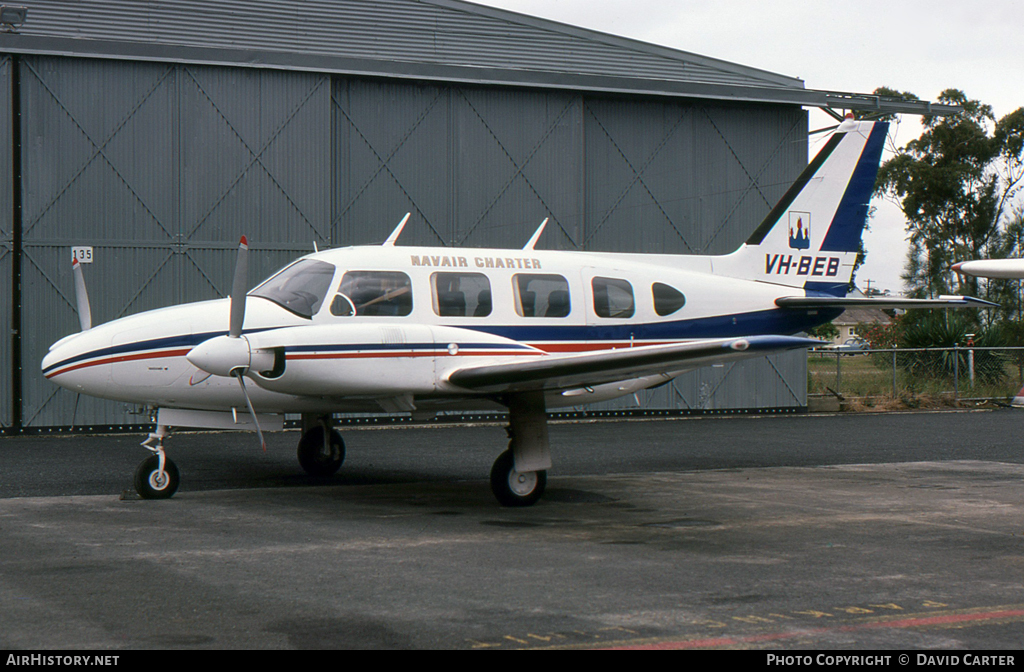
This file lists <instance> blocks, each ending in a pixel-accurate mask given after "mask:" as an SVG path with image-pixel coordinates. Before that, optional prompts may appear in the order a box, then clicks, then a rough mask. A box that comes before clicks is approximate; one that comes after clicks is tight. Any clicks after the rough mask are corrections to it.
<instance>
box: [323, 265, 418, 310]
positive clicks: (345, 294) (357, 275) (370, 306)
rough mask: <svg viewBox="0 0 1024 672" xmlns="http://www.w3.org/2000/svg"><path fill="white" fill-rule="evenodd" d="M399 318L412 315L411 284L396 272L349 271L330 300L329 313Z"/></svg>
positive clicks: (405, 276)
mask: <svg viewBox="0 0 1024 672" xmlns="http://www.w3.org/2000/svg"><path fill="white" fill-rule="evenodd" d="M353 311H355V314H356V315H361V316H366V317H382V316H390V317H401V316H403V315H408V314H409V313H411V312H412V283H411V282H410V280H409V276H408V275H406V274H405V273H400V272H397V271H349V272H347V273H345V275H344V276H343V277H342V279H341V285H340V286H339V287H338V293H337V295H336V296H335V297H334V300H333V301H331V314H332V315H337V316H338V317H347V316H349V315H352V312H353Z"/></svg>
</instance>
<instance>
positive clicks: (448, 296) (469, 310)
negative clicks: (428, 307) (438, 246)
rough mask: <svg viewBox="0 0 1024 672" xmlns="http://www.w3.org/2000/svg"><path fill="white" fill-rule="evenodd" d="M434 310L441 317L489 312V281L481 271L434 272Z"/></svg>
mask: <svg viewBox="0 0 1024 672" xmlns="http://www.w3.org/2000/svg"><path fill="white" fill-rule="evenodd" d="M430 284H431V286H432V287H433V289H434V312H435V313H437V314H438V315H440V316H441V317H486V316H488V315H490V314H491V281H490V280H488V279H487V276H486V275H484V274H483V273H434V274H433V275H431V276H430Z"/></svg>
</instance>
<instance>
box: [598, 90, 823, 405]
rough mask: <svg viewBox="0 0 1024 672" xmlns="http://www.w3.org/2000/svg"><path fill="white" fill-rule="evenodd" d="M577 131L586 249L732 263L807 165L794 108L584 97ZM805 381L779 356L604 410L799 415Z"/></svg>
mask: <svg viewBox="0 0 1024 672" xmlns="http://www.w3.org/2000/svg"><path fill="white" fill-rule="evenodd" d="M583 123H584V135H585V138H586V142H585V161H584V174H585V176H586V180H585V191H584V193H585V196H584V199H585V202H584V206H583V207H584V211H585V217H584V220H583V221H584V224H583V228H582V231H581V235H580V238H581V247H583V248H584V249H589V250H602V251H621V252H661V253H675V254H725V253H728V252H731V251H733V250H734V249H736V248H737V247H738V246H739V245H740V244H741V243H743V242H744V241H745V240H746V239H747V237H748V236H749V235H750V233H751V232H752V231H753V230H754V229H755V228H756V226H757V225H758V224H760V222H761V220H762V219H763V218H764V216H765V215H766V214H767V213H768V212H769V211H770V210H771V208H772V207H773V206H774V205H775V203H776V202H778V200H779V198H781V197H782V195H783V193H784V192H785V190H786V189H787V188H788V186H789V184H790V183H791V182H792V181H793V180H794V179H796V177H797V175H799V173H800V171H801V170H802V169H803V167H804V166H805V165H806V163H807V116H806V113H804V112H803V111H801V110H799V109H792V108H786V107H781V106H778V107H766V106H753V105H746V106H741V105H728V104H711V103H707V102H697V101H694V102H687V101H657V100H646V101H644V100H626V99H603V98H596V97H589V96H588V97H587V98H586V99H585V100H584V104H583ZM680 289H681V290H682V291H683V292H684V294H685V291H686V289H685V288H680ZM806 378H807V373H806V356H805V355H804V353H803V351H799V352H791V353H783V354H780V355H773V356H771V357H768V358H759V359H755V360H751V361H745V362H738V363H734V364H730V365H726V366H719V367H709V368H704V369H698V370H696V371H693V372H691V373H687V374H684V375H683V376H680V377H678V378H676V379H675V380H673V381H672V382H671V383H669V384H667V385H665V386H662V387H660V388H657V389H655V390H646V391H643V392H641V393H639V394H638V395H637V396H636V397H635V398H627V399H621V400H617V401H615V402H610V403H609V404H608V405H606V406H605V407H604V408H606V409H612V408H621V407H623V406H625V407H634V408H635V407H637V406H639V407H642V408H669V409H685V410H713V409H735V408H754V407H760V408H784V407H794V406H803V405H804V404H805V403H806V401H805V400H806V398H807V392H806V389H807V380H806Z"/></svg>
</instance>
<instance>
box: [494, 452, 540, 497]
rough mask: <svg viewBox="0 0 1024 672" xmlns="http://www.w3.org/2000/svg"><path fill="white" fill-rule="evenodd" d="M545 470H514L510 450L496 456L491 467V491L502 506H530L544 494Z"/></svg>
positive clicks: (513, 459)
mask: <svg viewBox="0 0 1024 672" xmlns="http://www.w3.org/2000/svg"><path fill="white" fill-rule="evenodd" d="M547 482H548V472H547V471H523V472H519V471H516V468H515V458H514V457H513V456H512V451H511V450H506V451H505V452H504V453H502V454H501V455H499V456H498V459H496V460H495V461H494V466H493V467H491V492H493V493H494V496H495V497H496V498H497V499H498V502H499V503H500V504H501V505H502V506H532V505H533V504H535V503H536V502H537V500H539V499H540V498H541V495H543V494H544V487H545V486H546V485H547Z"/></svg>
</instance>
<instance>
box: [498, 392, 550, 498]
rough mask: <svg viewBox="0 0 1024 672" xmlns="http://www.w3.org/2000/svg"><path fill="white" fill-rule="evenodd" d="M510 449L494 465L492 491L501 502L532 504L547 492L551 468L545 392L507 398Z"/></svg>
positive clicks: (521, 394)
mask: <svg viewBox="0 0 1024 672" xmlns="http://www.w3.org/2000/svg"><path fill="white" fill-rule="evenodd" d="M508 415H509V426H508V429H507V431H508V437H509V442H508V450H506V451H505V452H504V453H502V454H501V455H499V456H498V459H497V460H495V461H494V466H493V467H491V492H493V493H494V496H495V498H497V500H498V502H499V503H500V504H501V505H502V506H509V507H522V506H531V505H533V504H535V503H536V502H537V500H539V499H540V498H541V496H542V495H543V494H544V488H545V487H546V486H547V482H548V472H547V470H548V469H550V468H551V453H550V451H549V449H548V421H547V409H546V408H545V406H544V393H543V392H527V393H520V394H515V395H512V396H511V397H509V399H508Z"/></svg>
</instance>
